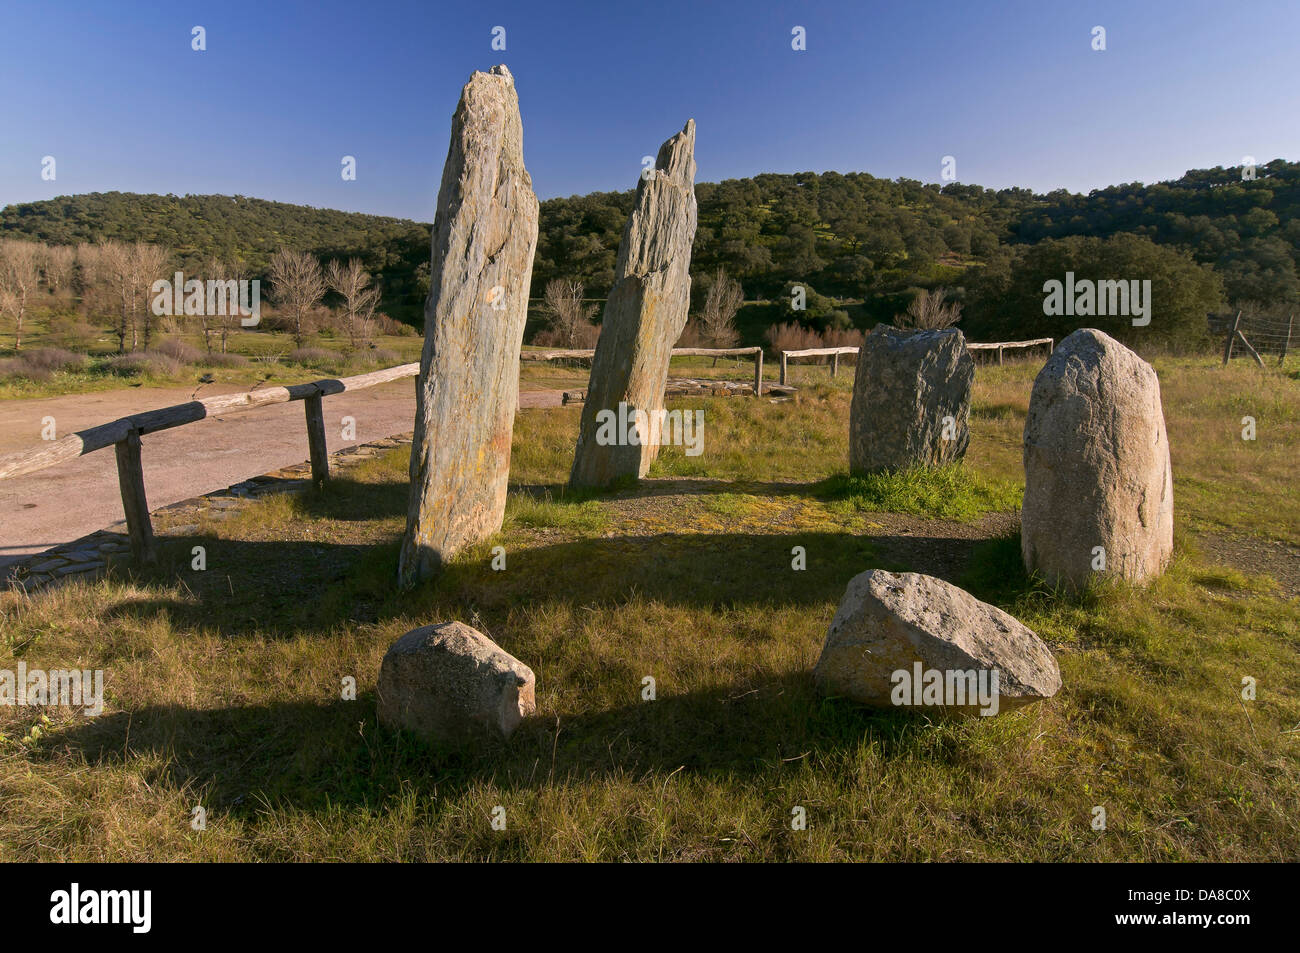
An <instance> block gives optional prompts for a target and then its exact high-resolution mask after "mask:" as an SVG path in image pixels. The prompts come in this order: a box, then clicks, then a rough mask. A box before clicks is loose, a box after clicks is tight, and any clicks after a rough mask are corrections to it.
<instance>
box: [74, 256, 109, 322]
mask: <svg viewBox="0 0 1300 953" xmlns="http://www.w3.org/2000/svg"><path fill="white" fill-rule="evenodd" d="M102 252H103V248H102V247H101V246H100V245H92V244H90V243H89V242H82V243H81V244H80V245H78V246H77V269H76V272H75V273H74V275H73V277H72V288H73V291H74V292H75V293H76V294H77V295H79V296H80V297H81V311H82V313H83V314H84V315H85V317H86V319H87V320H89V319H90V317H91V315H92V314H96V313H102V312H104V311H106V310H107V305H106V303H105V298H106V297H107V292H108V290H109V281H108V276H107V275H106V274H105V269H104V261H103V254H102Z"/></svg>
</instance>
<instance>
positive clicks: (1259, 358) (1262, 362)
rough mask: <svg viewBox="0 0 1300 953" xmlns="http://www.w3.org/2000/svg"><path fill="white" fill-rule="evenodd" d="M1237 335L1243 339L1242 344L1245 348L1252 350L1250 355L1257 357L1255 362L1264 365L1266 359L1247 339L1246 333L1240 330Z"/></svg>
mask: <svg viewBox="0 0 1300 953" xmlns="http://www.w3.org/2000/svg"><path fill="white" fill-rule="evenodd" d="M1237 337H1239V338H1240V339H1241V343H1242V346H1243V347H1245V349H1246V350H1247V351H1249V352H1250V356H1251V357H1253V358H1254V359H1255V363H1256V364H1258V365H1259V366H1260V367H1263V366H1264V359H1263V358H1262V357H1260V356H1259V351H1257V350H1255V348H1254V347H1252V346H1251V343H1250V342H1249V341H1247V340H1246V335H1244V334H1242V333H1241V332H1240V331H1238V332H1237Z"/></svg>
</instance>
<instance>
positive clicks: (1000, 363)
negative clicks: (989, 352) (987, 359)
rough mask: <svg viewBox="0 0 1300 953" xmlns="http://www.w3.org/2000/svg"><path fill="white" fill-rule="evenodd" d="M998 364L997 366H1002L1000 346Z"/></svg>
mask: <svg viewBox="0 0 1300 953" xmlns="http://www.w3.org/2000/svg"><path fill="white" fill-rule="evenodd" d="M998 366H999V367H1001V366H1002V348H1001V347H999V348H998Z"/></svg>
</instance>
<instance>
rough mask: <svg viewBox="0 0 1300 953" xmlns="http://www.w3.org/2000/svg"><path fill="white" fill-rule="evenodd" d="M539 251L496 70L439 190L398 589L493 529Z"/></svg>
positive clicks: (461, 113) (515, 129) (511, 104)
mask: <svg viewBox="0 0 1300 953" xmlns="http://www.w3.org/2000/svg"><path fill="white" fill-rule="evenodd" d="M536 248H537V196H536V195H534V194H533V187H532V180H531V179H530V178H529V176H528V172H527V170H525V168H524V156H523V125H522V123H521V122H520V119H519V98H518V96H517V95H516V93H515V81H514V77H512V76H511V75H510V71H509V70H508V69H506V68H505V67H504V66H496V67H493V69H492V71H491V72H490V73H479V72H476V73H474V75H473V76H471V77H470V80H469V82H468V83H466V84H465V88H464V90H463V91H462V92H461V96H460V104H459V105H458V106H457V107H456V114H455V116H454V117H453V118H452V125H451V147H450V149H448V151H447V163H446V165H445V166H444V167H443V172H442V185H441V187H440V188H439V190H438V209H437V214H436V216H435V218H434V222H433V243H432V257H431V264H430V271H429V278H430V287H429V298H428V301H427V302H426V303H425V306H424V353H423V355H422V356H421V359H420V376H419V378H418V380H417V384H416V410H415V437H414V442H413V444H412V446H411V497H410V506H409V509H408V512H407V518H406V536H405V538H404V539H403V541H402V552H401V560H400V564H399V570H398V571H399V575H400V578H401V582H402V584H403V585H406V586H410V585H413V584H414V583H416V582H418V581H420V580H422V579H427V578H428V577H430V576H432V575H434V574H435V573H436V572H437V571H438V570H439V568H440V567H441V565H442V563H443V562H444V561H445V560H446V559H447V558H448V557H450V556H451V555H452V554H453V553H455V552H456V550H458V549H459V548H461V547H462V546H464V545H466V544H468V543H473V542H475V541H477V540H480V539H483V538H485V537H487V536H490V535H491V534H492V533H495V532H496V531H497V530H499V529H500V528H501V522H502V518H503V517H504V515H505V505H506V481H507V478H508V477H509V473H510V438H511V435H512V433H513V430H514V417H515V405H516V403H517V401H518V392H519V347H520V345H521V344H522V343H523V334H524V318H525V316H526V314H527V310H528V290H529V284H530V282H531V279H532V272H533V253H534V252H535V251H536Z"/></svg>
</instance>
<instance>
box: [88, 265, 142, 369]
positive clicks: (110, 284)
mask: <svg viewBox="0 0 1300 953" xmlns="http://www.w3.org/2000/svg"><path fill="white" fill-rule="evenodd" d="M97 247H98V251H97V252H96V259H97V264H98V269H99V274H100V275H101V276H102V280H103V282H104V285H105V290H106V291H107V293H108V294H109V295H110V296H111V298H112V300H113V307H114V310H115V312H116V313H115V314H114V317H113V333H114V334H115V335H117V350H118V353H119V354H125V353H126V339H127V336H128V335H129V336H130V338H131V350H133V351H134V350H135V346H136V328H135V319H134V316H133V315H132V313H131V305H132V302H133V300H134V298H135V294H134V291H133V288H134V277H135V272H134V262H133V261H132V255H131V248H130V246H128V245H124V244H123V243H122V242H119V241H114V240H112V239H107V240H101V241H100V242H99V244H98V246H97Z"/></svg>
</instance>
